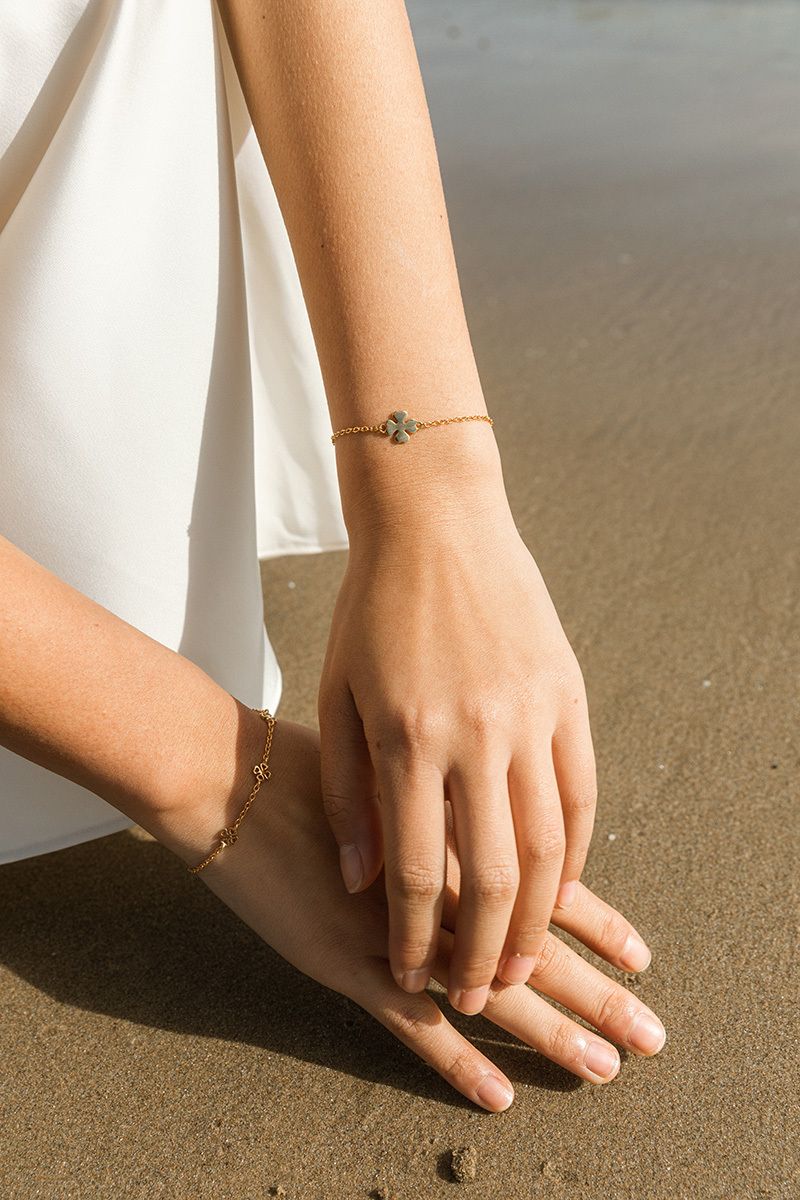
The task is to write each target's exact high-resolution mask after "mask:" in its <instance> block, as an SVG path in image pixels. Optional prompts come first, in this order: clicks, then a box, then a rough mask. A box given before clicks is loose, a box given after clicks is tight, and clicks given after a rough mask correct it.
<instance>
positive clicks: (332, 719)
mask: <svg viewBox="0 0 800 1200" xmlns="http://www.w3.org/2000/svg"><path fill="white" fill-rule="evenodd" d="M319 725H320V770H321V777H322V799H323V803H324V806H325V814H326V816H327V818H328V824H329V825H330V827H331V830H332V832H333V836H334V837H335V838H336V842H337V844H338V846H339V863H340V867H341V872H342V878H343V880H344V885H345V887H346V888H347V890H348V892H360V891H363V890H364V888H366V887H369V885H370V884H371V883H372V882H373V881H374V880H375V878H376V877H377V875H378V874H379V872H380V869H381V866H382V865H383V843H382V839H381V821H380V810H379V807H378V801H377V790H378V789H377V783H376V780H375V772H374V770H373V767H372V761H371V759H370V754H369V748H368V746H367V742H366V739H365V737H364V728H363V725H362V723H361V718H360V716H359V715H358V710H357V709H356V706H355V702H354V700H353V697H352V695H351V693H350V689H349V688H343V689H341V691H338V692H337V693H336V694H335V695H331V694H330V693H326V694H325V695H324V697H323V694H322V693H320V709H319Z"/></svg>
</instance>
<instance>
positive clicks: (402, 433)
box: [386, 412, 419, 442]
mask: <svg viewBox="0 0 800 1200" xmlns="http://www.w3.org/2000/svg"><path fill="white" fill-rule="evenodd" d="M392 416H393V417H394V420H391V418H390V419H389V420H388V421H387V422H386V432H387V433H388V435H389V437H390V438H391V437H393V438H394V440H395V441H396V442H407V441H408V435H409V434H410V433H416V432H417V426H418V424H419V422H418V421H415V420H414V419H413V418H411V420H409V416H408V413H407V412H396V413H392Z"/></svg>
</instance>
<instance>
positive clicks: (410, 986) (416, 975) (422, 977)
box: [400, 970, 431, 992]
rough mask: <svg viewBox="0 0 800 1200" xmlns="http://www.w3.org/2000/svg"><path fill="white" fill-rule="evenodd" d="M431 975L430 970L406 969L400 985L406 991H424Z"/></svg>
mask: <svg viewBox="0 0 800 1200" xmlns="http://www.w3.org/2000/svg"><path fill="white" fill-rule="evenodd" d="M430 977H431V973H430V971H425V970H421V971H406V973H405V975H404V976H403V978H402V979H401V980H400V986H401V988H402V989H403V991H404V992H422V991H424V990H425V988H426V987H427V986H428V980H429V979H430Z"/></svg>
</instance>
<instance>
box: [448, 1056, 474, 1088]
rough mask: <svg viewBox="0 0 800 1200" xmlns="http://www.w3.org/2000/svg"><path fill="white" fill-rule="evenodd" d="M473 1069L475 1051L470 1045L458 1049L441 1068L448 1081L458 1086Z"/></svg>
mask: <svg viewBox="0 0 800 1200" xmlns="http://www.w3.org/2000/svg"><path fill="white" fill-rule="evenodd" d="M472 1069H473V1051H472V1050H470V1049H469V1048H468V1047H464V1048H463V1049H461V1050H458V1051H456V1052H455V1053H454V1054H453V1055H452V1056H451V1057H450V1058H448V1059H447V1061H446V1063H445V1064H444V1065H443V1066H442V1067H441V1068H440V1072H441V1074H442V1075H443V1076H444V1078H445V1079H446V1080H447V1082H448V1083H452V1084H455V1085H456V1086H458V1084H459V1082H462V1081H463V1080H464V1079H465V1078H466V1077H468V1076H469V1075H470V1074H471V1073H472Z"/></svg>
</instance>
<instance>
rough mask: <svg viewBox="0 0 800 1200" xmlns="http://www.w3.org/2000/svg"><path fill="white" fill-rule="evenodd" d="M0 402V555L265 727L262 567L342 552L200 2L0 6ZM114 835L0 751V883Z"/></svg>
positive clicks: (285, 279) (259, 212) (321, 443)
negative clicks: (1, 874)
mask: <svg viewBox="0 0 800 1200" xmlns="http://www.w3.org/2000/svg"><path fill="white" fill-rule="evenodd" d="M0 387H1V389H2V394H1V395H0V533H2V534H3V535H4V536H5V537H7V538H8V539H9V540H10V541H11V542H13V543H15V544H16V545H18V546H19V547H20V548H21V549H23V550H24V551H25V552H26V553H28V554H30V555H31V556H32V557H33V558H35V559H36V560H37V561H39V562H41V563H43V564H44V565H45V566H46V567H48V568H49V569H50V570H51V571H53V572H55V574H57V575H59V576H60V577H61V578H63V579H65V580H67V581H68V582H69V583H70V584H72V585H73V586H74V587H76V588H78V589H79V590H80V591H82V592H84V593H85V594H87V595H89V596H91V597H92V598H93V599H94V600H96V601H98V602H99V603H100V604H103V605H105V606H106V607H107V608H109V609H111V610H112V611H113V612H115V613H118V614H119V615H120V616H121V617H123V618H124V619H125V620H126V621H129V622H130V623H131V624H132V625H135V626H137V627H138V628H139V629H142V630H144V631H145V632H146V633H148V634H150V636H152V637H154V638H157V639H158V640H159V641H161V642H163V643H164V644H165V645H167V646H170V647H172V648H173V649H176V650H178V651H180V653H181V654H184V655H186V656H187V657H188V658H190V659H192V660H193V661H194V662H196V663H198V664H199V665H200V666H201V667H202V668H203V669H204V670H205V671H207V672H208V673H209V674H210V675H211V676H212V677H213V678H214V679H215V680H216V681H217V682H218V683H219V684H220V685H221V686H222V687H224V688H225V689H226V690H228V691H230V692H231V693H233V694H234V695H236V696H237V697H238V698H239V699H241V700H242V701H244V702H245V703H247V704H250V705H254V706H259V707H261V706H267V707H269V708H270V709H272V710H273V711H274V709H275V707H276V705H277V703H278V699H279V694H280V672H279V670H278V666H277V663H276V661H275V658H274V655H273V653H272V650H271V647H270V645H269V642H268V640H267V638H266V635H265V630H264V623H263V613H262V600H261V589H260V580H259V570H258V556H259V555H260V556H262V557H265V556H270V555H275V554H284V553H291V552H306V551H315V550H320V549H325V548H338V547H343V546H344V545H345V544H346V535H345V530H344V526H343V523H342V518H341V510H340V507H339V500H338V492H337V489H336V481H335V471H334V461H333V453H332V447H331V445H330V441H329V433H330V425H329V421H328V415H327V410H326V407H325V398H324V393H323V388H322V380H321V376H320V371H319V365H318V362H317V358H316V354H315V350H314V344H313V339H312V336H311V331H310V327H309V323H308V317H307V314H306V310H305V306H304V303H303V299H302V294H301V291H300V285H299V281H298V279H297V274H296V271H295V267H294V261H293V258H292V254H291V250H290V247H289V242H288V238H287V236H286V231H285V227H284V225H283V221H282V219H281V216H280V212H279V209H278V206H277V202H276V200H275V196H274V193H273V191H272V188H271V185H270V181H269V177H268V175H267V172H266V169H265V167H264V163H263V160H262V158H261V155H260V152H259V149H258V145H257V143H256V140H255V136H254V134H253V131H252V127H251V125H250V120H249V117H248V115H247V110H246V107H245V105H244V101H243V98H242V95H241V91H240V89H239V85H238V80H237V78H236V74H235V71H234V69H233V66H232V63H231V59H230V55H229V52H228V49H227V46H226V44H225V40H224V35H223V33H222V27H221V24H220V23H219V18H218V14H217V13H216V12H215V10H214V5H213V0H2V3H1V4H0ZM254 450H255V452H254ZM0 586H2V580H1V579H0ZM0 670H2V661H1V659H0ZM127 824H130V822H129V821H128V819H127V818H125V817H124V816H123V815H122V814H120V813H119V812H117V811H116V810H115V809H113V808H111V807H110V806H109V805H107V804H105V803H104V802H103V801H101V800H100V799H98V798H97V797H96V796H94V795H93V794H91V793H90V792H87V791H86V790H84V789H83V788H80V787H78V786H76V785H75V784H73V783H70V782H68V781H67V780H64V779H61V778H60V777H58V776H56V775H53V774H51V773H49V772H47V771H45V770H43V769H41V768H39V767H36V766H34V765H33V764H31V763H28V762H26V761H25V760H23V759H21V758H19V757H17V756H15V755H13V754H11V753H10V752H8V751H4V750H1V749H0V862H3V861H11V860H13V859H17V858H23V857H26V856H28V855H33V854H40V853H42V852H44V851H49V850H54V849H57V848H59V847H63V846H68V845H71V844H74V843H76V842H79V841H84V840H87V839H89V838H93V837H99V836H101V835H103V834H106V833H110V832H112V831H114V830H116V829H120V828H123V827H124V826H125V825H127Z"/></svg>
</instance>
